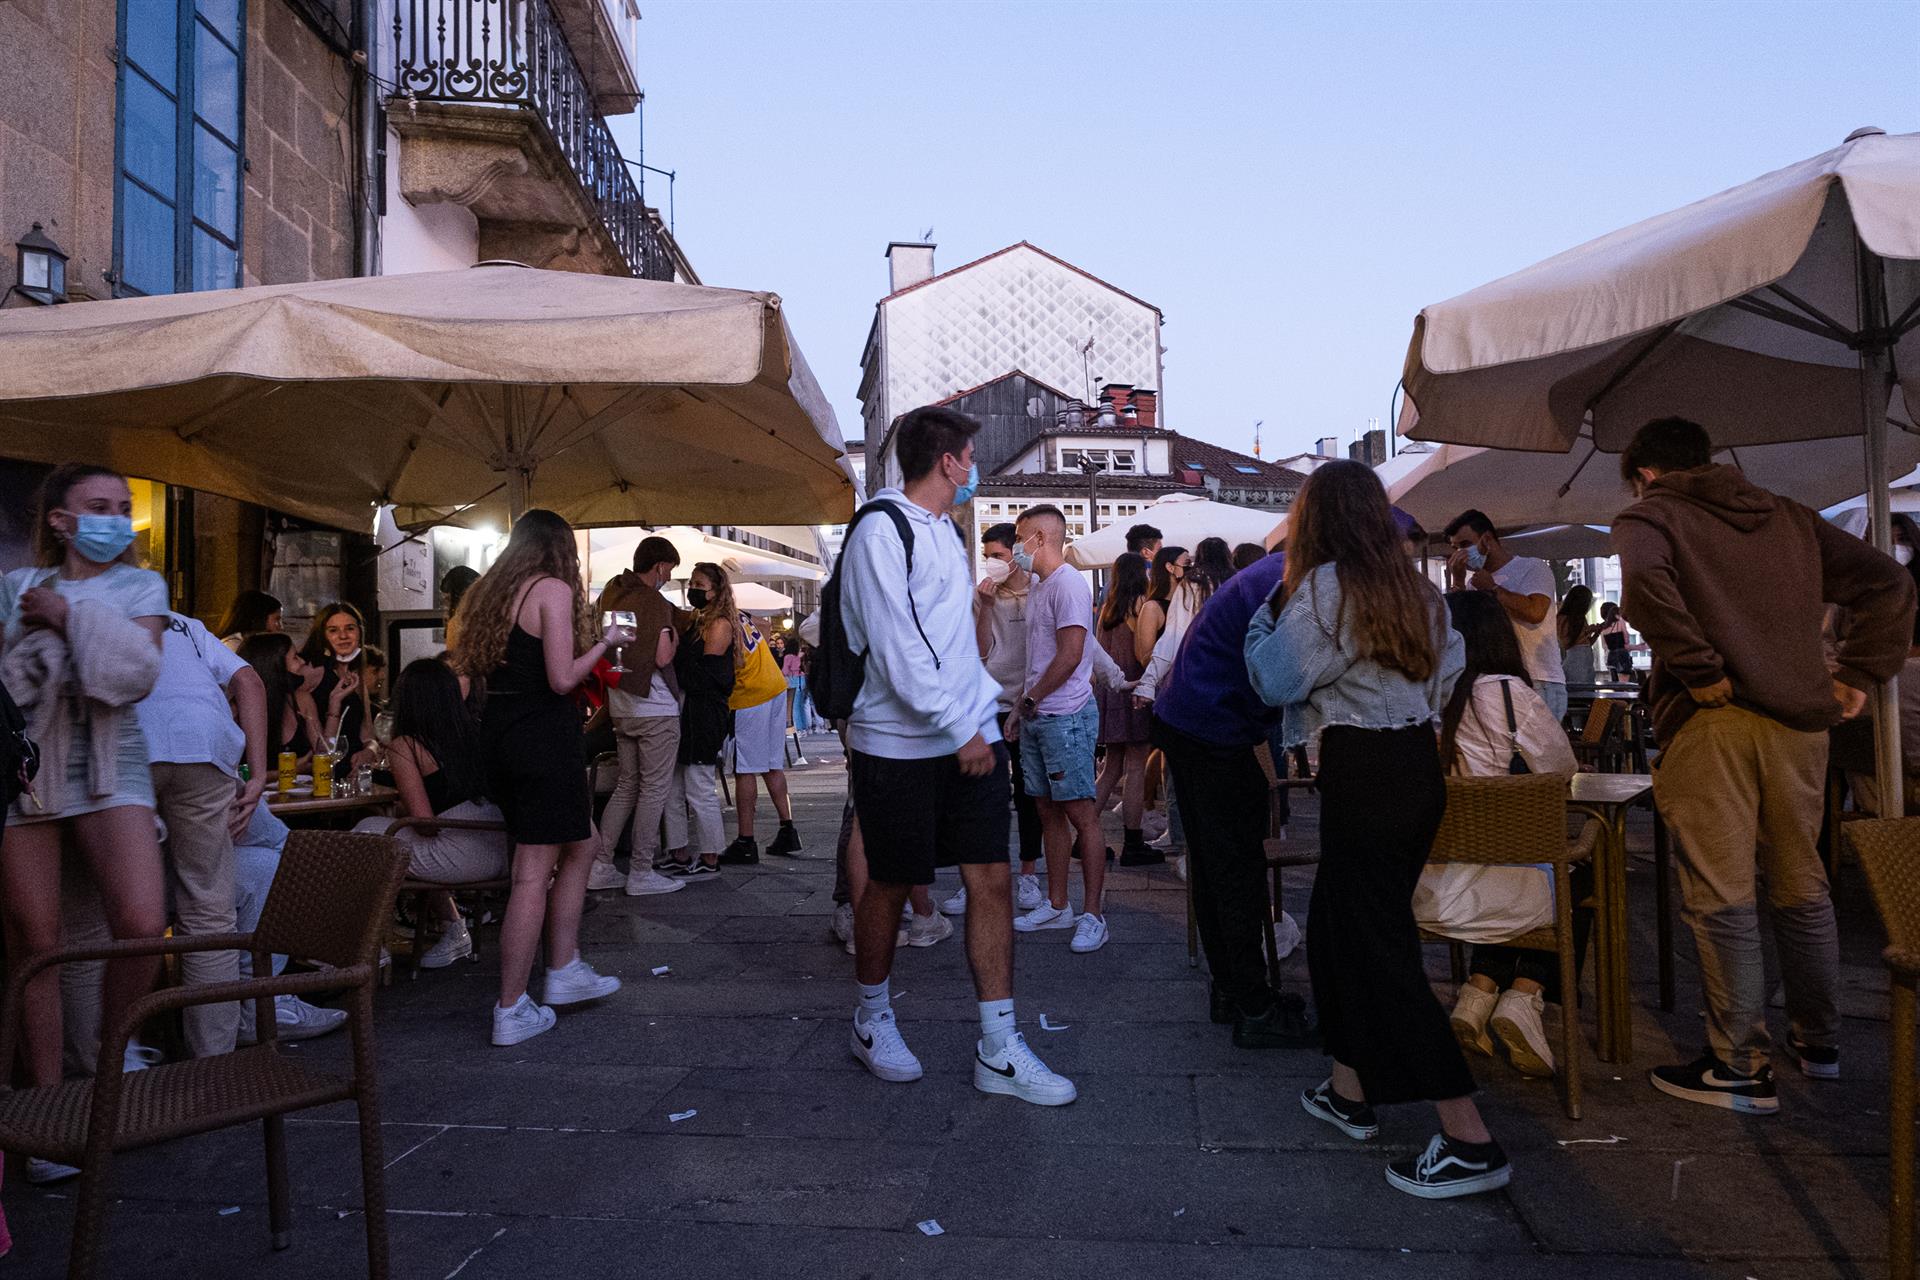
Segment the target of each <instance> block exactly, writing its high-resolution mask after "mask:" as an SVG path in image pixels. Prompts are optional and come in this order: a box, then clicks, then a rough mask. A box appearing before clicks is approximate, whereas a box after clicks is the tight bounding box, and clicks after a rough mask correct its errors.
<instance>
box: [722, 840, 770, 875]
mask: <svg viewBox="0 0 1920 1280" xmlns="http://www.w3.org/2000/svg"><path fill="white" fill-rule="evenodd" d="M720 861H721V863H722V864H723V865H725V866H729V867H750V866H752V865H753V864H754V863H756V862H758V861H760V846H759V845H757V844H755V843H754V840H753V837H752V836H741V837H740V838H739V839H738V840H735V841H734V842H733V843H732V844H730V845H728V846H727V847H726V848H725V849H723V850H722V851H721V853H720Z"/></svg>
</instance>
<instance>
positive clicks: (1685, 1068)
mask: <svg viewBox="0 0 1920 1280" xmlns="http://www.w3.org/2000/svg"><path fill="white" fill-rule="evenodd" d="M1647 1079H1648V1080H1650V1081H1652V1083H1653V1087H1654V1088H1656V1089H1658V1090H1659V1091H1660V1092H1662V1093H1665V1094H1670V1095H1671V1096H1673V1097H1675V1098H1685V1099H1686V1100H1687V1101H1688V1102H1698V1103H1701V1104H1702V1105H1704V1106H1709V1107H1725V1108H1726V1109H1727V1110H1729V1111H1738V1112H1740V1113H1742V1114H1744V1115H1750V1116H1770V1115H1772V1114H1773V1113H1774V1112H1776V1111H1778V1110H1780V1095H1779V1094H1778V1093H1776V1092H1775V1091H1774V1087H1773V1068H1771V1067H1762V1068H1760V1070H1759V1071H1757V1072H1755V1073H1754V1074H1753V1075H1750V1076H1743V1075H1741V1074H1740V1073H1739V1072H1738V1071H1735V1070H1734V1069H1733V1068H1732V1067H1729V1066H1728V1065H1727V1064H1726V1063H1724V1062H1722V1061H1720V1059H1718V1058H1716V1057H1714V1056H1713V1055H1712V1054H1711V1053H1707V1054H1703V1055H1702V1056H1700V1057H1699V1058H1696V1059H1695V1060H1694V1061H1692V1062H1688V1063H1682V1064H1680V1065H1678V1066H1672V1067H1655V1068H1654V1069H1653V1070H1652V1071H1650V1072H1648V1073H1647Z"/></svg>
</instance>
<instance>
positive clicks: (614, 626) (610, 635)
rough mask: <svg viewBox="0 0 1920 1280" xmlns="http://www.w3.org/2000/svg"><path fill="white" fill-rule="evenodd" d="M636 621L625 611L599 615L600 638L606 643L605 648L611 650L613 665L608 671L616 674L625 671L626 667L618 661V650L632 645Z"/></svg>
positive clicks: (619, 610) (612, 611)
mask: <svg viewBox="0 0 1920 1280" xmlns="http://www.w3.org/2000/svg"><path fill="white" fill-rule="evenodd" d="M638 621H639V620H638V619H636V618H635V617H634V616H633V614H632V613H630V612H629V611H627V610H625V609H614V610H611V611H610V612H607V613H603V614H601V615H600V637H601V639H603V640H605V641H606V642H607V648H609V649H611V650H613V665H612V666H611V667H609V668H608V670H610V671H618V672H625V671H626V670H627V667H626V665H625V664H624V663H622V662H621V661H620V650H621V649H622V648H623V647H625V646H626V645H629V644H632V643H633V638H634V634H635V632H634V629H635V627H636V626H637V625H638Z"/></svg>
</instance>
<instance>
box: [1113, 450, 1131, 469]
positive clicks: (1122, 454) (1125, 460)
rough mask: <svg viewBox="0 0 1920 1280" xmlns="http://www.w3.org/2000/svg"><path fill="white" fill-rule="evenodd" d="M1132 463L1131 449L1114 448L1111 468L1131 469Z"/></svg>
mask: <svg viewBox="0 0 1920 1280" xmlns="http://www.w3.org/2000/svg"><path fill="white" fill-rule="evenodd" d="M1133 464H1134V454H1133V450H1131V449H1115V450H1114V451H1113V469H1114V470H1115V471H1132V470H1133V469H1134V465H1133Z"/></svg>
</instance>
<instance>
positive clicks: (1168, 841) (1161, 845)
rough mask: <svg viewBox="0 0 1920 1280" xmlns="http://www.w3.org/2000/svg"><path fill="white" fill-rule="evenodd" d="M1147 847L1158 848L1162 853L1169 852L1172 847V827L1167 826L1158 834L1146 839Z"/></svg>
mask: <svg viewBox="0 0 1920 1280" xmlns="http://www.w3.org/2000/svg"><path fill="white" fill-rule="evenodd" d="M1147 848H1149V849H1158V850H1159V851H1160V852H1162V853H1167V852H1170V851H1171V850H1172V849H1173V828H1172V827H1168V828H1167V829H1166V830H1165V831H1162V832H1161V833H1160V834H1159V835H1157V836H1155V837H1154V838H1153V839H1151V840H1149V841H1147Z"/></svg>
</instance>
